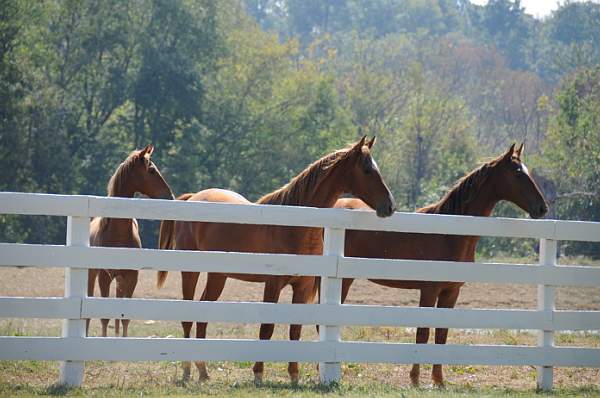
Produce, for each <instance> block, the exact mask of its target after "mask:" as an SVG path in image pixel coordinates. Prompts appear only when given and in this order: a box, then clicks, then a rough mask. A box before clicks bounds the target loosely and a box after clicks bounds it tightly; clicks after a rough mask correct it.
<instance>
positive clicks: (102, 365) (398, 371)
mask: <svg viewBox="0 0 600 398" xmlns="http://www.w3.org/2000/svg"><path fill="white" fill-rule="evenodd" d="M63 275H64V274H63V269H34V268H22V269H16V268H4V269H0V296H62V295H63V285H64V279H63ZM155 279H156V273H155V272H150V271H141V272H140V279H139V284H138V287H137V289H136V292H135V294H134V297H144V298H180V284H181V276H180V274H179V273H171V274H169V277H168V279H167V283H166V285H165V287H164V288H163V289H161V290H157V289H156V287H155ZM204 281H205V278H204V277H201V280H200V281H199V283H198V287H199V288H198V291H197V292H196V298H198V297H199V296H200V294H201V289H202V288H203V286H204ZM262 288H263V285H262V284H256V283H248V282H241V281H237V280H232V279H230V280H228V282H227V285H226V287H225V291H224V293H223V295H222V297H221V300H227V301H260V300H261V298H262ZM96 291H97V292H98V289H97V288H96ZM536 291H537V290H536V286H532V285H517V284H515V285H500V284H467V285H465V286H464V287H463V289H462V292H461V295H460V298H459V300H458V304H457V307H459V308H536V305H537V304H536V294H537V293H536ZM111 294H112V295H114V285H113V289H112V291H111ZM280 302H291V289H290V288H289V287H287V288H286V289H285V290H284V292H283V293H282V297H281V299H280ZM348 302H349V303H357V304H381V305H400V306H415V305H417V303H418V292H417V291H411V290H401V289H392V288H385V287H382V286H379V285H375V284H373V283H371V282H368V281H364V280H359V281H356V282H355V284H354V285H353V288H352V290H351V292H350V295H349V300H348ZM556 302H557V308H558V309H571V310H600V286H598V287H594V288H586V289H573V288H559V289H557V300H556ZM111 328H112V324H111ZM130 331H131V335H132V336H175V337H178V336H181V328H180V326H179V324H178V323H176V322H159V321H152V320H148V321H132V324H131V326H130ZM414 333H415V331H414V328H387V327H378V328H365V327H346V328H344V330H343V338H344V339H347V340H370V341H398V342H412V341H414ZM59 334H60V321H58V320H31V319H27V320H16V319H11V320H0V335H59ZM98 334H99V322H98V321H94V322H93V323H92V331H91V335H98ZM257 334H258V328H257V326H256V325H237V324H212V325H209V330H208V337H211V338H226V337H236V338H256V336H257ZM274 338H276V339H286V338H287V326H284V325H277V327H276V332H275V335H274ZM303 339H317V335H316V332H315V331H314V328H313V327H305V328H304V332H303ZM556 340H557V344H561V345H577V346H588V347H600V336H598V334H595V333H572V334H557V336H556ZM535 341H536V336H535V335H534V334H532V333H527V332H523V331H503V330H491V331H483V332H481V331H479V332H474V331H469V330H451V331H450V334H449V343H454V344H531V345H534V344H535ZM250 368H251V364H249V363H227V362H215V363H211V364H210V365H209V372H210V373H211V375H212V379H211V382H210V383H216V384H215V385H218V384H219V383H229V384H230V383H232V382H234V381H235V380H242V381H244V380H245V381H248V380H251V377H252V376H251V370H250ZM266 369H267V371H268V372H269V373H268V375H269V376H268V377H269V379H270V380H273V381H275V382H286V381H287V375H286V373H287V372H286V365H285V364H269V365H268V366H267V368H266ZM301 369H302V375H303V376H302V377H303V380H306V381H312V382H314V381H316V380H317V378H318V372H317V370H316V368H315V366H314V365H312V364H303V365H302V368H301ZM430 369H431V368H430V367H429V366H424V367H423V370H422V376H421V380H422V383H425V384H428V383H429V373H430ZM444 369H445V375H446V378H447V380H448V384H449V385H450V386H461V388H470V387H472V386H477V387H481V386H483V387H486V386H487V387H491V388H495V387H498V386H499V387H502V388H513V389H517V390H532V389H534V388H535V369H534V368H533V367H526V366H523V367H506V366H504V367H489V366H446V367H445V368H444ZM409 370H410V366H406V365H393V364H351V363H349V364H343V372H344V377H345V378H349V379H352V380H353V383H354V381H357V382H358V383H360V382H364V383H367V382H368V383H383V384H386V385H391V386H398V387H401V388H406V387H408V384H409V377H408V372H409ZM57 372H58V365H57V364H56V363H55V362H33V361H22V362H16V361H4V362H0V384H1V383H8V385H25V386H32V385H33V386H44V385H49V384H52V383H53V382H54V381H55V380H56V377H57ZM180 375H181V368H180V365H179V364H176V363H172V362H170V363H162V362H161V363H158V362H144V363H133V364H132V363H123V362H120V363H119V362H112V363H111V362H99V361H92V362H88V363H87V365H86V381H85V385H86V386H88V387H90V388H92V387H93V388H99V387H103V386H106V385H114V383H115V382H116V383H117V384H118V385H120V386H121V387H123V386H127V387H130V388H136V386H147V385H148V384H152V383H155V384H157V385H158V386H159V387H160V388H163V387H164V386H169V385H173V383H175V381H176V380H177V378H178V377H180ZM265 377H267V375H266V376H265ZM555 385H556V386H557V387H561V388H588V387H589V388H592V389H594V390H595V389H597V388H599V387H600V369H580V368H557V369H555ZM161 386H162V387H161ZM165 388H166V387H165Z"/></svg>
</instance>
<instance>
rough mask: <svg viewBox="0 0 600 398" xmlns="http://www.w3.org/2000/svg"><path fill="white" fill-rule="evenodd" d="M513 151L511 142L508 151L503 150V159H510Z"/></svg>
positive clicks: (513, 145)
mask: <svg viewBox="0 0 600 398" xmlns="http://www.w3.org/2000/svg"><path fill="white" fill-rule="evenodd" d="M514 152H515V143H514V142H513V144H512V145H511V146H510V148H508V151H506V152H504V155H503V156H502V158H503V159H505V160H506V159H507V160H510V159H511V158H512V157H513V154H514Z"/></svg>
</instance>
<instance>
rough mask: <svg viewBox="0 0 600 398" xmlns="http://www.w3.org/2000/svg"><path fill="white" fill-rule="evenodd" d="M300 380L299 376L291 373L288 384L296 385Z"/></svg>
mask: <svg viewBox="0 0 600 398" xmlns="http://www.w3.org/2000/svg"><path fill="white" fill-rule="evenodd" d="M299 380H300V376H299V375H298V373H292V374H290V382H291V383H292V385H295V386H296V385H298V381H299Z"/></svg>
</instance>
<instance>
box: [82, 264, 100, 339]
mask: <svg viewBox="0 0 600 398" xmlns="http://www.w3.org/2000/svg"><path fill="white" fill-rule="evenodd" d="M97 278H98V270H97V269H93V268H90V269H89V270H88V288H87V295H88V297H94V287H95V285H96V279H97ZM89 332H90V319H89V318H88V319H86V320H85V336H86V337H87V336H88V335H89Z"/></svg>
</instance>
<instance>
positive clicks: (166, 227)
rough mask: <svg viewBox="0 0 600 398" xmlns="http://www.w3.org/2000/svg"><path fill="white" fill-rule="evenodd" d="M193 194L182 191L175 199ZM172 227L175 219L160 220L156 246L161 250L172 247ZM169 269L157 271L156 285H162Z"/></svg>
mask: <svg viewBox="0 0 600 398" xmlns="http://www.w3.org/2000/svg"><path fill="white" fill-rule="evenodd" d="M193 195H194V194H193V193H184V194H182V195H179V196H178V197H177V200H188V199H189V198H191V197H192V196H193ZM174 227H175V221H173V220H163V221H161V222H160V232H159V234H158V248H159V249H161V250H165V249H173V247H174V244H175V240H174V230H175V229H174ZM168 274H169V271H158V274H157V276H156V286H157V287H158V288H159V289H160V288H161V287H163V286H164V284H165V281H166V280H167V276H168Z"/></svg>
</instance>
